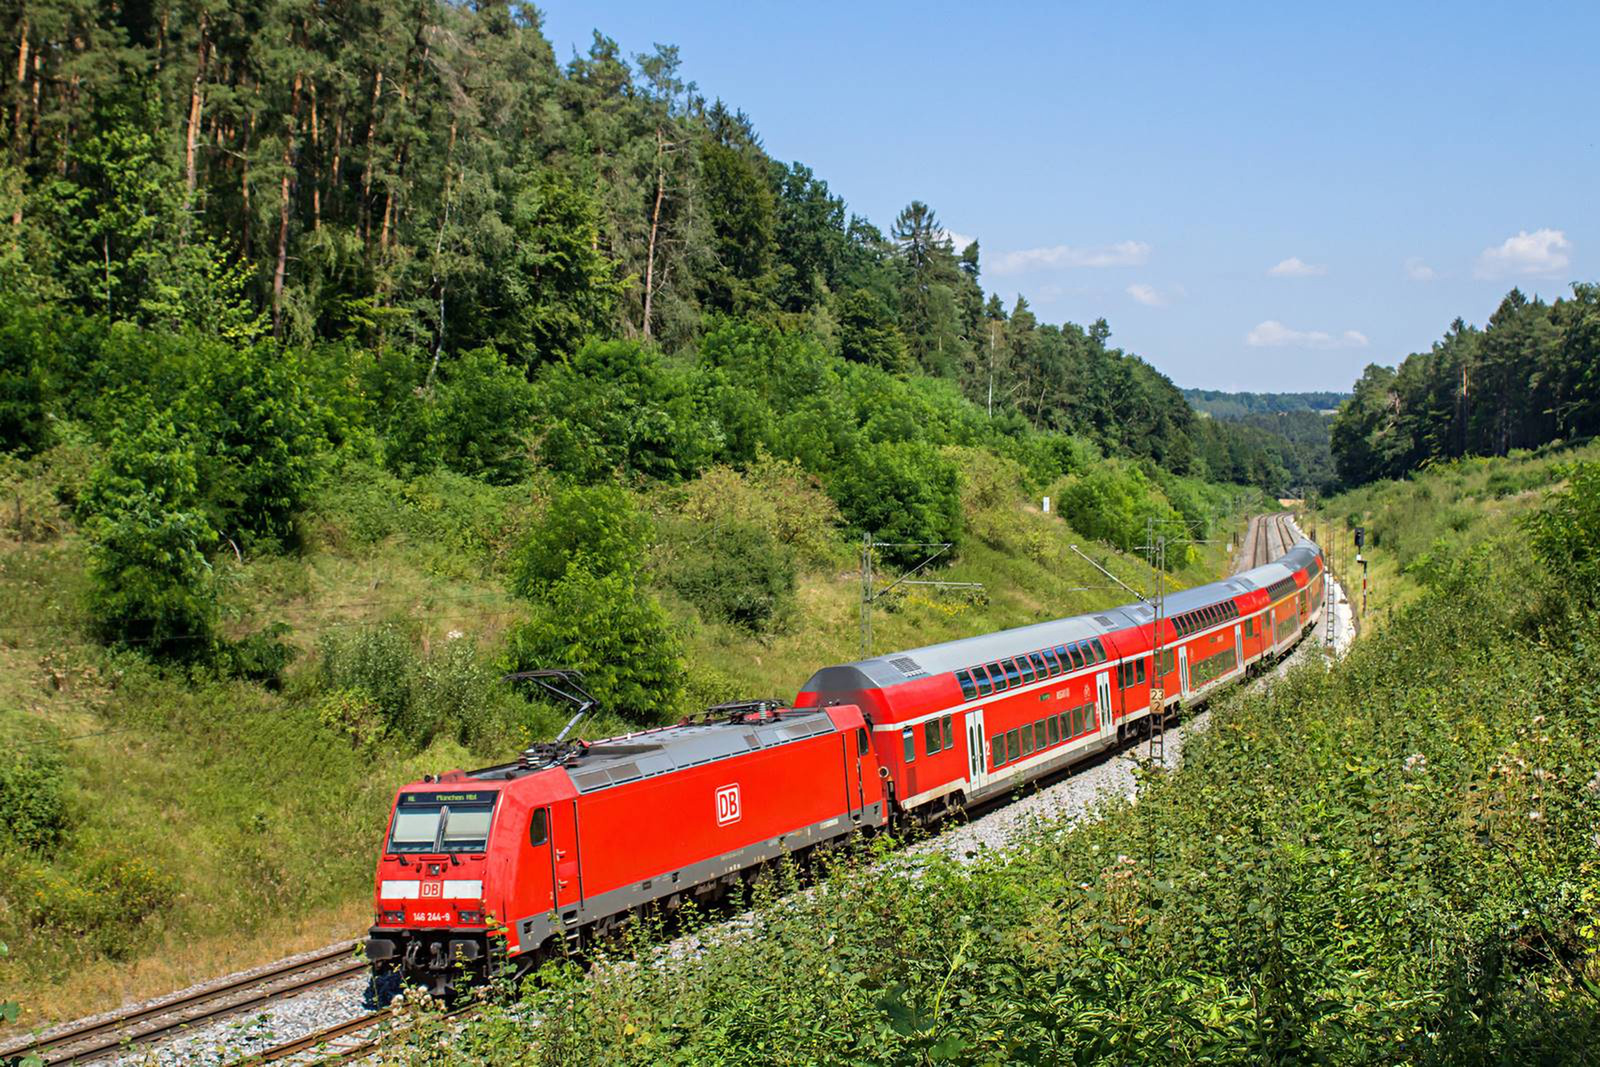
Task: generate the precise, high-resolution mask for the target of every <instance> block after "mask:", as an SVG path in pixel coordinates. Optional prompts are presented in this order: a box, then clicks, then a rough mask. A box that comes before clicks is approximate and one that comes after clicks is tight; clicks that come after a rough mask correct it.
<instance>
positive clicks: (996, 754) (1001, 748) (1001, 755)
mask: <svg viewBox="0 0 1600 1067" xmlns="http://www.w3.org/2000/svg"><path fill="white" fill-rule="evenodd" d="M989 755H990V756H992V757H993V758H994V765H995V766H996V767H998V766H1000V765H1001V764H1002V763H1004V762H1005V761H1006V739H1005V735H1004V734H995V735H994V736H993V737H991V738H989Z"/></svg>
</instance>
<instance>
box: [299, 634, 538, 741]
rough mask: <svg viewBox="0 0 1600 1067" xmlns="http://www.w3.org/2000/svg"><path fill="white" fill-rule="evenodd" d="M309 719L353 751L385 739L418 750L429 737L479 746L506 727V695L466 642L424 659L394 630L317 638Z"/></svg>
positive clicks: (434, 651)
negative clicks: (316, 680) (318, 668)
mask: <svg viewBox="0 0 1600 1067" xmlns="http://www.w3.org/2000/svg"><path fill="white" fill-rule="evenodd" d="M321 653H322V685H323V688H324V690H325V691H326V695H325V696H323V698H322V700H321V702H320V704H319V706H318V709H317V714H318V717H319V718H320V719H321V721H322V722H323V723H324V725H326V726H329V727H331V728H332V729H333V730H334V731H335V732H337V733H340V734H342V735H344V736H346V737H348V738H349V739H350V740H351V741H352V742H353V743H355V744H356V745H357V746H370V745H372V744H374V743H376V742H377V741H378V740H379V739H380V738H385V737H392V738H398V739H402V740H404V741H406V742H407V743H409V744H410V745H412V746H415V747H418V748H420V747H423V746H426V745H427V744H429V743H430V742H432V741H433V740H434V739H435V738H437V737H441V736H443V737H450V738H453V739H455V740H457V741H460V742H461V743H463V744H469V745H473V744H481V743H482V742H484V741H485V740H487V739H489V738H491V737H494V736H495V735H496V734H497V732H498V731H499V730H500V729H501V728H502V727H504V726H505V725H506V722H507V721H509V717H508V716H504V715H502V714H501V713H502V711H504V710H505V706H506V700H507V697H508V696H509V695H510V694H509V690H508V689H506V688H505V687H504V686H503V685H501V684H500V682H499V677H498V675H497V674H496V673H495V672H494V671H492V670H491V669H490V668H489V667H488V666H487V665H486V664H484V663H482V662H481V661H480V660H479V658H478V654H477V648H476V646H475V645H474V644H473V643H472V642H471V641H468V640H463V639H459V638H458V639H452V640H449V641H447V642H445V644H444V645H443V646H442V647H440V648H437V649H432V650H430V651H428V652H427V653H426V654H420V655H419V653H418V650H417V648H416V643H415V641H414V640H413V639H412V637H411V636H410V635H409V634H407V633H406V632H405V631H403V630H402V629H400V628H399V627H398V626H395V625H392V624H384V625H381V626H373V627H364V628H361V629H358V630H355V631H352V632H348V633H344V634H339V633H337V632H332V633H329V634H326V635H324V637H323V639H322V643H321Z"/></svg>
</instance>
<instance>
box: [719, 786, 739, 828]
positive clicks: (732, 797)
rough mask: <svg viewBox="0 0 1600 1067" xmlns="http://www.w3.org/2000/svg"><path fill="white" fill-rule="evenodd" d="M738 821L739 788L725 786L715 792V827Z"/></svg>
mask: <svg viewBox="0 0 1600 1067" xmlns="http://www.w3.org/2000/svg"><path fill="white" fill-rule="evenodd" d="M738 821H739V786H738V785H737V784H735V785H725V786H723V787H722V788H720V789H718V790H717V825H718V826H726V825H728V824H729V823H730V822H738Z"/></svg>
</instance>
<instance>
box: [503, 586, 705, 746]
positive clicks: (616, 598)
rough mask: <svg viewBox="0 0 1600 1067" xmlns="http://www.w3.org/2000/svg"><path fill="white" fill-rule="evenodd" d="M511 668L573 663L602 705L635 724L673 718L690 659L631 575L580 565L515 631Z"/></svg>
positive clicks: (658, 607)
mask: <svg viewBox="0 0 1600 1067" xmlns="http://www.w3.org/2000/svg"><path fill="white" fill-rule="evenodd" d="M503 664H504V666H505V669H506V670H507V671H527V670H540V669H550V668H557V667H570V668H573V669H575V670H578V671H581V672H582V673H583V678H584V682H585V685H586V687H587V688H588V690H589V692H590V693H592V694H593V695H594V697H595V699H596V700H598V701H599V702H600V706H601V707H602V708H604V709H606V710H608V711H611V712H614V713H616V714H618V715H620V716H622V717H624V718H626V719H627V720H628V721H630V722H634V723H652V722H661V721H664V720H666V719H668V718H670V717H671V716H672V715H673V714H674V713H675V712H676V711H677V708H678V703H679V697H680V694H681V693H682V691H683V673H684V672H683V657H682V652H681V650H680V647H679V643H678V640H677V637H676V636H675V635H674V634H673V632H672V628H671V624H670V622H669V621H668V619H667V615H666V612H664V611H662V609H661V605H660V604H658V603H657V602H656V601H655V599H654V598H653V597H650V596H648V595H647V594H645V593H644V592H643V591H641V590H640V589H639V588H638V587H637V586H636V585H635V583H634V580H633V578H632V576H631V575H629V574H625V573H611V574H595V573H593V572H591V571H588V570H584V569H582V568H579V567H574V568H572V569H571V570H569V571H568V572H567V574H566V576H565V577H563V578H562V579H561V580H560V581H558V582H556V583H554V584H553V585H552V586H550V588H549V590H548V593H547V597H546V599H545V600H543V601H541V602H540V603H539V604H537V605H536V606H535V608H534V611H533V612H532V614H531V615H530V616H529V618H528V619H527V621H526V622H524V623H522V624H521V625H519V626H517V627H516V628H515V629H513V630H512V632H511V635H510V637H509V639H508V642H507V647H506V655H505V659H504V661H503Z"/></svg>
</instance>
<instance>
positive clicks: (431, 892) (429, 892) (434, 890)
mask: <svg viewBox="0 0 1600 1067" xmlns="http://www.w3.org/2000/svg"><path fill="white" fill-rule="evenodd" d="M441 888H443V887H442V886H440V884H439V883H438V882H423V883H422V895H423V896H425V897H436V896H438V895H439V890H440V889H441Z"/></svg>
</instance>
